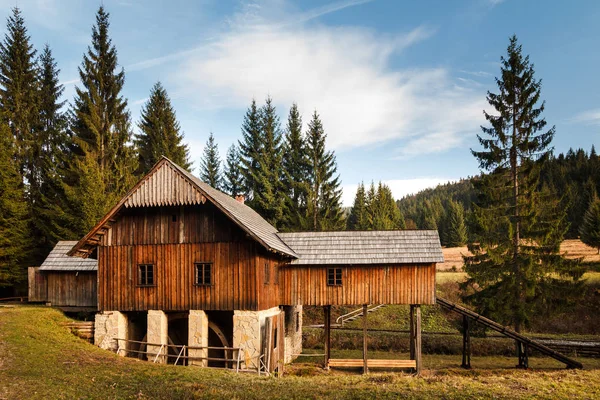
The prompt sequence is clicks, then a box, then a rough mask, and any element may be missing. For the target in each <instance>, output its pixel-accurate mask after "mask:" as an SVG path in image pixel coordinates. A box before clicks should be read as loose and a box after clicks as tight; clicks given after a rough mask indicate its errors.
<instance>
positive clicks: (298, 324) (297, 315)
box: [296, 312, 300, 332]
mask: <svg viewBox="0 0 600 400" xmlns="http://www.w3.org/2000/svg"><path fill="white" fill-rule="evenodd" d="M298 331H300V313H299V312H296V332H298Z"/></svg>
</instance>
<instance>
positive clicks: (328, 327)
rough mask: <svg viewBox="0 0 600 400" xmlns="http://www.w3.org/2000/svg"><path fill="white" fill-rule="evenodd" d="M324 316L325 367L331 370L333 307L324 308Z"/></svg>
mask: <svg viewBox="0 0 600 400" xmlns="http://www.w3.org/2000/svg"><path fill="white" fill-rule="evenodd" d="M323 316H324V319H325V323H324V324H323V326H324V328H325V331H324V334H325V360H324V365H323V367H324V368H325V369H326V370H329V359H330V358H331V306H323Z"/></svg>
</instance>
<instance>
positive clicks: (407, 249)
mask: <svg viewBox="0 0 600 400" xmlns="http://www.w3.org/2000/svg"><path fill="white" fill-rule="evenodd" d="M279 237H280V238H281V239H282V240H283V241H284V242H285V243H286V244H287V245H288V246H289V247H291V248H292V249H293V250H294V252H296V254H298V259H296V260H293V261H292V262H291V264H292V265H304V264H307V265H308V264H322V265H325V264H329V265H354V264H415V263H416V264H420V263H438V262H443V261H444V256H443V254H442V247H441V245H440V238H439V235H438V232H437V231H425V230H423V231H418V230H406V231H343V232H298V233H279Z"/></svg>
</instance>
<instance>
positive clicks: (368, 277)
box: [280, 264, 435, 306]
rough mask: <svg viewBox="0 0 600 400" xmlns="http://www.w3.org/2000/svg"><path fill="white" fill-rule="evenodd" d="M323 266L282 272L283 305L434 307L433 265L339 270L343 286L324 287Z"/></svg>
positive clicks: (324, 272)
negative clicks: (416, 305)
mask: <svg viewBox="0 0 600 400" xmlns="http://www.w3.org/2000/svg"><path fill="white" fill-rule="evenodd" d="M327 267H329V266H325V265H314V266H294V265H288V266H285V267H282V268H281V271H280V281H281V304H282V305H298V304H304V305H313V306H324V305H356V304H434V303H435V264H424V265H417V264H409V265H380V266H341V268H342V285H341V286H328V285H327Z"/></svg>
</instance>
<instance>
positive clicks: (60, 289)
mask: <svg viewBox="0 0 600 400" xmlns="http://www.w3.org/2000/svg"><path fill="white" fill-rule="evenodd" d="M76 243H77V242H75V241H60V242H58V243H57V244H56V246H54V249H53V250H52V251H51V252H50V254H48V257H47V258H46V260H44V262H43V263H42V265H41V266H40V267H39V268H34V267H31V268H29V274H28V275H29V294H30V298H29V301H40V302H46V303H48V304H49V305H51V306H53V307H59V308H62V309H65V310H66V311H94V310H96V309H97V307H98V295H97V286H98V283H97V270H98V261H97V260H94V259H91V258H79V257H71V256H68V255H67V253H68V252H69V251H70V250H71V249H72V248H73V246H74V245H75V244H76Z"/></svg>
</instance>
